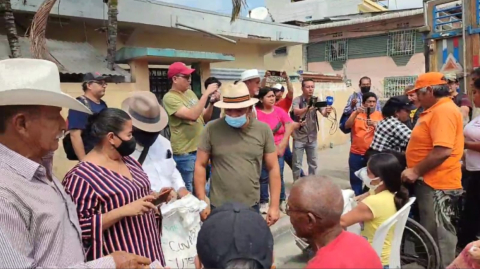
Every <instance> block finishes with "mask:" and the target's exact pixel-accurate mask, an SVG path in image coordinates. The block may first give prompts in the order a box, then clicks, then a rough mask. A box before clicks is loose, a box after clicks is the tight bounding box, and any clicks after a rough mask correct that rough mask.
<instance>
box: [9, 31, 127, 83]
mask: <svg viewBox="0 0 480 269" xmlns="http://www.w3.org/2000/svg"><path fill="white" fill-rule="evenodd" d="M19 42H20V49H21V53H22V57H23V58H32V53H31V52H30V39H28V38H26V37H19ZM47 47H48V51H49V52H50V54H51V55H53V57H55V59H56V60H57V61H58V62H60V63H61V64H62V65H63V67H64V70H60V73H62V74H85V73H88V72H98V73H100V74H103V75H110V76H122V77H125V78H126V79H125V80H126V81H128V80H129V78H130V74H129V72H127V71H125V70H123V69H122V68H120V67H118V66H117V67H116V68H115V71H112V70H110V69H108V68H107V61H106V59H105V56H103V55H102V54H101V53H99V52H98V51H97V50H96V49H95V48H94V47H92V46H91V45H90V44H88V43H73V42H64V41H58V40H51V39H47ZM9 55H10V47H9V45H8V40H7V37H6V36H4V35H0V60H5V59H8V58H9Z"/></svg>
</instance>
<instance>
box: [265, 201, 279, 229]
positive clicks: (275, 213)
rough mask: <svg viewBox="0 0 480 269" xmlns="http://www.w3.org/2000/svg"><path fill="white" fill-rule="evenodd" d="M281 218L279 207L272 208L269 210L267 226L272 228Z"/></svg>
mask: <svg viewBox="0 0 480 269" xmlns="http://www.w3.org/2000/svg"><path fill="white" fill-rule="evenodd" d="M279 218H280V209H279V208H278V207H272V206H270V208H269V209H268V212H267V225H268V226H272V225H273V224H275V223H276V222H277V221H278V219H279Z"/></svg>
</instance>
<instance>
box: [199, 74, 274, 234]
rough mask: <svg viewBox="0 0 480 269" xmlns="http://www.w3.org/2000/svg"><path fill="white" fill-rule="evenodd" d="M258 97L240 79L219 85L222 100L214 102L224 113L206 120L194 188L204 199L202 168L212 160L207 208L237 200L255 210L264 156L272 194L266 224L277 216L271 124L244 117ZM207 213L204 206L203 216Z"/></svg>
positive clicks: (200, 197)
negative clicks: (221, 87)
mask: <svg viewBox="0 0 480 269" xmlns="http://www.w3.org/2000/svg"><path fill="white" fill-rule="evenodd" d="M257 102H258V99H256V98H252V97H251V96H250V93H249V91H248V88H247V85H245V83H243V82H239V83H237V84H236V85H229V86H228V87H227V88H226V89H225V90H224V93H223V100H222V101H219V102H217V103H215V106H216V107H219V108H223V109H224V110H225V117H223V118H220V119H218V120H216V121H213V122H211V123H209V124H207V126H206V127H205V129H204V130H203V132H202V135H201V138H200V144H199V146H198V150H197V160H196V163H195V177H194V183H195V188H194V189H195V193H196V195H197V197H198V198H199V199H205V183H206V167H207V165H208V161H209V160H210V159H211V160H212V175H211V179H210V180H211V183H210V184H211V185H210V203H211V207H212V208H213V207H220V206H222V205H223V204H225V203H226V202H239V203H243V204H245V205H246V206H249V207H252V208H253V209H254V210H256V211H257V212H259V200H260V173H261V169H262V162H263V161H265V166H266V168H267V170H268V172H269V178H270V183H269V185H270V193H271V197H272V202H271V203H270V208H269V210H268V213H267V223H268V224H269V225H273V224H274V223H275V222H276V221H277V220H278V218H279V206H280V205H279V201H280V186H281V181H280V168H279V165H278V157H277V151H276V147H275V142H274V139H273V134H272V131H271V130H270V127H269V126H268V125H267V124H265V123H262V122H259V121H258V120H256V119H255V118H251V117H248V116H247V115H249V113H250V112H251V110H252V106H253V105H255V104H256V103H257ZM209 213H210V208H207V209H206V210H205V211H204V212H202V219H206V217H207V216H208V215H209Z"/></svg>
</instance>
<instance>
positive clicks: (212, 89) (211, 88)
mask: <svg viewBox="0 0 480 269" xmlns="http://www.w3.org/2000/svg"><path fill="white" fill-rule="evenodd" d="M217 90H218V84H217V83H212V84H210V85H208V87H207V89H206V90H205V94H206V95H211V94H212V93H214V92H215V91H217Z"/></svg>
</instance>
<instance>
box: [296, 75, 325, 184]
mask: <svg viewBox="0 0 480 269" xmlns="http://www.w3.org/2000/svg"><path fill="white" fill-rule="evenodd" d="M314 90H315V83H314V82H313V80H311V79H305V80H303V81H302V92H303V94H302V95H301V96H298V97H295V98H294V99H293V105H292V107H293V114H294V115H295V121H305V122H306V124H305V126H303V127H301V128H299V129H297V130H295V132H294V135H293V168H292V170H293V180H297V179H298V178H299V177H300V172H301V170H302V163H303V153H304V152H306V154H307V163H308V175H315V173H316V171H317V135H318V118H317V110H319V111H320V113H321V114H322V115H323V116H324V117H328V115H329V114H330V112H332V107H330V106H328V107H326V108H322V109H318V108H317V107H316V106H315V105H314V104H313V102H312V101H313V99H312V97H313V98H315V97H314V96H313V92H314Z"/></svg>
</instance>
